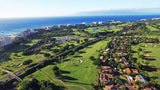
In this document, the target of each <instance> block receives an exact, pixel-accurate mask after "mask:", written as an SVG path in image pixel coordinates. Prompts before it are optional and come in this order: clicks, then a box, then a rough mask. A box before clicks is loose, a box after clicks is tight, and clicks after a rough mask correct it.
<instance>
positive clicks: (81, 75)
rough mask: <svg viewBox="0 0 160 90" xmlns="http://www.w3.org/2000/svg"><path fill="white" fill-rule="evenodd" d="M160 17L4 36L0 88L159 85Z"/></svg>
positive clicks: (141, 88) (152, 89)
mask: <svg viewBox="0 0 160 90" xmlns="http://www.w3.org/2000/svg"><path fill="white" fill-rule="evenodd" d="M159 40H160V18H153V19H141V20H140V21H129V22H121V21H115V20H110V21H106V22H102V21H99V22H93V23H92V24H87V23H86V22H82V23H81V24H74V25H71V24H67V25H54V26H46V27H42V28H39V29H32V30H30V29H26V30H23V31H22V32H21V33H20V34H19V35H9V36H4V37H0V62H1V63H0V81H1V82H0V89H2V90H7V89H15V90H16V89H18V90H53V89H54V90H159V89H160V77H159V76H160V68H159V66H160V65H159V64H160V61H159V60H160V58H159V51H160V41H159Z"/></svg>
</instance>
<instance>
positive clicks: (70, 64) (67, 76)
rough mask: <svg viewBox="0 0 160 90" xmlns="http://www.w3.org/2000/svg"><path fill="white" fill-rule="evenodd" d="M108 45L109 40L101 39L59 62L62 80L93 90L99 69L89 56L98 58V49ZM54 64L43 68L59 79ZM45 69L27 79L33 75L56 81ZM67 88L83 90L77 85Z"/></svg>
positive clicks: (40, 78) (41, 78) (69, 89)
mask: <svg viewBox="0 0 160 90" xmlns="http://www.w3.org/2000/svg"><path fill="white" fill-rule="evenodd" d="M106 45H107V41H100V42H98V43H96V44H94V45H91V46H89V47H86V48H84V49H82V50H80V51H79V52H77V53H76V54H75V55H72V56H69V57H67V58H66V59H64V60H62V62H61V63H57V66H58V67H59V68H60V70H61V72H62V81H63V82H64V83H65V84H68V85H78V86H81V87H84V88H87V89H89V90H91V89H92V85H93V84H94V85H96V82H97V78H98V71H97V69H96V66H95V65H93V62H92V61H91V60H90V59H89V57H90V56H94V57H96V58H98V54H99V52H97V50H100V49H104V48H105V46H106ZM79 60H82V61H83V63H79ZM53 66H54V65H50V66H47V67H45V68H44V69H43V70H44V71H46V72H47V73H48V74H49V75H51V76H52V77H53V78H54V79H56V80H58V78H56V77H55V75H54V72H53V69H52V68H53ZM43 70H40V71H37V72H36V73H34V74H32V75H30V76H28V77H26V78H25V79H28V78H30V77H31V76H32V77H35V78H37V79H38V80H50V81H51V82H54V80H53V79H52V78H50V77H48V76H47V74H46V73H44V71H43ZM44 77H45V78H44ZM54 83H55V84H56V85H60V86H63V85H62V84H61V83H59V82H54ZM66 89H68V90H75V89H76V90H82V88H78V87H76V86H72V87H71V86H67V87H66Z"/></svg>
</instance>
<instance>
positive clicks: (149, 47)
mask: <svg viewBox="0 0 160 90" xmlns="http://www.w3.org/2000/svg"><path fill="white" fill-rule="evenodd" d="M145 46H146V47H145ZM139 47H140V48H142V49H143V52H145V53H146V59H145V60H142V59H141V58H138V62H140V63H142V64H144V62H146V61H147V62H149V66H153V67H155V68H157V71H158V70H160V57H159V53H160V44H152V43H149V44H146V43H141V44H138V45H135V46H133V47H132V49H133V50H135V51H137V50H138V48H139ZM141 54H143V53H142V52H141ZM133 55H134V57H138V54H137V53H134V54H133ZM157 71H152V72H147V73H148V74H149V75H150V77H157V78H159V83H160V72H157Z"/></svg>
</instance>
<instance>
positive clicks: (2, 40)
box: [0, 36, 13, 47]
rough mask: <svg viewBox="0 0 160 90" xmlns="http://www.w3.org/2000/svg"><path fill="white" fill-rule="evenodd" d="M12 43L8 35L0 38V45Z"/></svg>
mask: <svg viewBox="0 0 160 90" xmlns="http://www.w3.org/2000/svg"><path fill="white" fill-rule="evenodd" d="M12 43H13V41H12V40H11V38H9V37H8V36H6V37H1V38H0V47H3V46H7V45H9V44H12Z"/></svg>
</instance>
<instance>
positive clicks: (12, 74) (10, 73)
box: [0, 69, 22, 82]
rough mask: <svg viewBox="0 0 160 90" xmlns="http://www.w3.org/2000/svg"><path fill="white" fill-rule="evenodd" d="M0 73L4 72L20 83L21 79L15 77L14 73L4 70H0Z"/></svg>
mask: <svg viewBox="0 0 160 90" xmlns="http://www.w3.org/2000/svg"><path fill="white" fill-rule="evenodd" d="M0 70H1V71H3V72H6V73H8V74H9V75H10V76H12V77H14V78H15V79H17V80H18V81H20V82H21V81H22V79H21V78H19V77H18V76H17V75H15V74H14V73H12V72H10V71H8V70H5V69H0ZM8 78H9V77H8Z"/></svg>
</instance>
